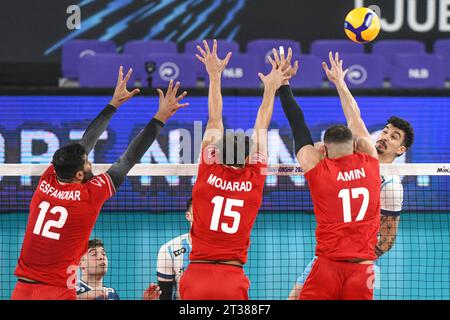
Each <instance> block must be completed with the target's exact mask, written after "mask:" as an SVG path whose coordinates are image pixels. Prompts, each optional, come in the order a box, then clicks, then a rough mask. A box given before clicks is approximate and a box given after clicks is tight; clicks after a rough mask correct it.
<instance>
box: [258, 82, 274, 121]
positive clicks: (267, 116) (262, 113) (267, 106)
mask: <svg viewBox="0 0 450 320" xmlns="http://www.w3.org/2000/svg"><path fill="white" fill-rule="evenodd" d="M275 92H276V90H275V89H271V88H267V89H264V95H263V100H262V102H261V106H260V107H259V110H258V115H257V117H256V122H255V130H257V129H268V128H269V125H270V120H271V119H272V113H273V105H274V103H275Z"/></svg>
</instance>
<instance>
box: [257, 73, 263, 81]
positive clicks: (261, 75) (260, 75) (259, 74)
mask: <svg viewBox="0 0 450 320" xmlns="http://www.w3.org/2000/svg"><path fill="white" fill-rule="evenodd" d="M258 77H259V79H261V81H263V82H264V75H263V74H262V73H261V72H260V73H258Z"/></svg>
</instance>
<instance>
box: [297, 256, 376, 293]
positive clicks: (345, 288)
mask: <svg viewBox="0 0 450 320" xmlns="http://www.w3.org/2000/svg"><path fill="white" fill-rule="evenodd" d="M374 280H375V274H374V271H373V264H359V263H350V262H341V261H332V260H328V259H326V258H323V257H319V258H317V260H316V262H314V266H313V268H312V269H311V273H310V274H309V276H308V278H306V281H305V284H304V285H303V288H302V291H301V293H300V297H299V299H300V300H373V284H374Z"/></svg>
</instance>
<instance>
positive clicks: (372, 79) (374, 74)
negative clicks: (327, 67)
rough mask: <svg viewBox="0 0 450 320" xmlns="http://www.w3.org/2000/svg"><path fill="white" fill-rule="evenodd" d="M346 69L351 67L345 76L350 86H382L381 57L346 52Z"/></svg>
mask: <svg viewBox="0 0 450 320" xmlns="http://www.w3.org/2000/svg"><path fill="white" fill-rule="evenodd" d="M343 60H344V66H343V67H344V70H345V69H349V70H348V73H347V76H346V78H345V80H346V83H347V85H348V86H349V87H350V88H382V87H383V72H382V70H381V58H380V57H378V56H375V55H371V54H346V55H345V58H344V59H343Z"/></svg>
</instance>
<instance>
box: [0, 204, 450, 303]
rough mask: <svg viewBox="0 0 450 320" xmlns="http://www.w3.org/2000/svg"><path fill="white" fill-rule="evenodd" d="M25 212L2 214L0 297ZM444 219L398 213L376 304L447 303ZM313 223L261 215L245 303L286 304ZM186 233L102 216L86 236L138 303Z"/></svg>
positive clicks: (161, 221) (449, 252) (448, 253)
mask: <svg viewBox="0 0 450 320" xmlns="http://www.w3.org/2000/svg"><path fill="white" fill-rule="evenodd" d="M26 221H27V215H26V214H2V215H0V254H1V260H0V286H1V287H0V299H9V298H10V295H11V291H12V288H13V286H14V284H15V278H14V276H13V271H14V268H15V265H16V262H17V258H18V255H19V251H20V247H21V241H22V238H23V234H24V231H25V226H26ZM449 221H450V213H404V214H403V215H402V218H401V221H400V231H399V234H398V237H397V241H396V243H395V246H394V248H393V249H392V250H391V251H390V252H389V253H387V254H386V255H385V256H383V257H382V258H381V259H380V260H379V261H378V270H379V271H378V275H379V277H378V280H377V283H376V290H375V297H376V299H446V300H448V299H450V223H449ZM314 227H315V223H314V217H313V216H312V215H310V214H284V213H264V212H263V213H260V215H259V216H258V219H257V222H256V224H255V228H254V230H253V233H252V245H251V247H250V251H249V262H248V263H247V265H246V273H247V275H248V276H249V278H250V281H251V288H250V298H251V299H286V298H287V296H288V294H289V291H290V289H291V288H292V286H293V284H294V282H295V280H296V278H297V276H298V275H300V274H301V272H302V271H303V268H304V267H305V266H306V265H307V264H308V262H309V260H310V259H311V258H312V256H313V248H314ZM187 231H188V224H187V222H186V221H185V220H184V215H183V214H181V213H180V214H178V213H168V214H157V215H156V214H139V213H123V214H120V213H104V214H102V215H101V216H100V218H99V220H98V222H97V225H96V227H95V230H94V233H93V235H92V237H98V238H100V239H102V240H103V242H104V243H105V246H106V250H107V252H108V257H109V262H110V265H109V271H108V274H107V276H106V277H105V284H107V285H108V286H111V287H113V288H115V289H116V290H117V291H118V294H119V296H120V297H121V299H140V298H141V296H142V292H143V291H144V290H145V288H146V287H147V286H148V284H149V283H150V282H155V281H156V270H155V268H156V258H157V253H158V249H159V246H160V245H162V244H163V243H164V242H166V241H168V240H170V239H171V238H173V237H176V236H178V235H179V234H181V233H185V232H187Z"/></svg>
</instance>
